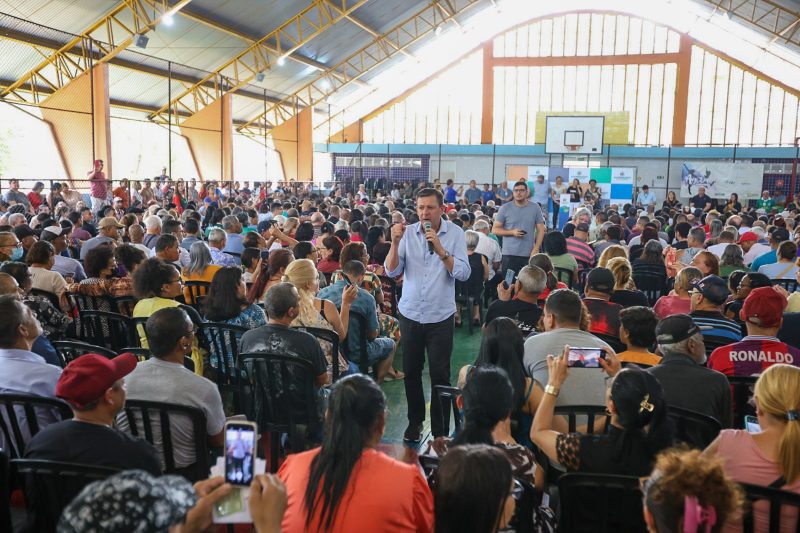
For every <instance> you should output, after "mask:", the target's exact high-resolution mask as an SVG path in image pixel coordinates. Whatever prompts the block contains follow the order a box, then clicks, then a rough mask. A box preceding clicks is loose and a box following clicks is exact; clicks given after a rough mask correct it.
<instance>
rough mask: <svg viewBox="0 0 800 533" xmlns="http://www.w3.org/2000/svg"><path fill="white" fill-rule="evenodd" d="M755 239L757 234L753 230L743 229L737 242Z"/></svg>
mask: <svg viewBox="0 0 800 533" xmlns="http://www.w3.org/2000/svg"><path fill="white" fill-rule="evenodd" d="M757 240H758V235H756V234H755V233H754V232H752V231H745V232H744V233H742V235H741V236H740V237H739V242H746V241H757Z"/></svg>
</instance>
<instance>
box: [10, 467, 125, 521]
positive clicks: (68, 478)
mask: <svg viewBox="0 0 800 533" xmlns="http://www.w3.org/2000/svg"><path fill="white" fill-rule="evenodd" d="M11 467H12V468H13V469H14V470H15V471H16V472H17V473H18V474H19V475H20V476H21V477H22V480H23V486H24V488H25V503H26V505H27V508H28V513H29V515H31V516H33V517H34V525H33V528H32V531H38V532H47V533H49V532H54V531H55V530H56V525H57V524H58V520H59V518H60V517H61V513H62V511H63V510H64V508H65V507H66V506H67V505H68V504H69V503H70V502H71V501H72V500H73V498H74V497H75V496H76V495H77V494H78V493H79V492H80V491H81V489H83V487H85V486H86V485H88V484H89V483H91V482H93V481H98V480H101V479H106V478H107V477H110V476H113V475H114V474H116V473H117V472H119V470H118V469H116V468H108V467H101V466H94V465H84V464H77V463H67V462H62V461H45V460H31V459H13V460H12V461H11Z"/></svg>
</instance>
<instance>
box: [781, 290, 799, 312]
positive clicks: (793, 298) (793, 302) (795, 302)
mask: <svg viewBox="0 0 800 533" xmlns="http://www.w3.org/2000/svg"><path fill="white" fill-rule="evenodd" d="M788 302H789V305H787V306H786V309H784V311H783V312H784V313H797V312H798V311H800V292H793V293H792V294H790V295H789V298H788Z"/></svg>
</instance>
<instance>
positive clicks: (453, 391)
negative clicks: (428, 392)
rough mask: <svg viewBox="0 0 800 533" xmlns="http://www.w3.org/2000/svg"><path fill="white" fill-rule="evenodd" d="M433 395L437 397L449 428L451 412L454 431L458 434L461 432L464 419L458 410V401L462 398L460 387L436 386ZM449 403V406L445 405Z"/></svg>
mask: <svg viewBox="0 0 800 533" xmlns="http://www.w3.org/2000/svg"><path fill="white" fill-rule="evenodd" d="M433 393H434V394H435V395H436V400H437V402H438V405H439V408H440V409H441V410H442V416H443V418H444V420H445V421H446V422H447V426H448V428H449V427H450V411H451V410H452V412H453V425H454V429H453V431H454V432H455V433H458V432H459V431H461V426H462V425H463V417H462V415H461V410H459V408H458V404H457V403H456V399H457V398H458V397H459V396H461V389H459V388H458V387H450V386H448V385H434V387H433ZM445 402H447V404H445Z"/></svg>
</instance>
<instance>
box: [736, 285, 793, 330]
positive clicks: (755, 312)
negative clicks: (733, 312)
mask: <svg viewBox="0 0 800 533" xmlns="http://www.w3.org/2000/svg"><path fill="white" fill-rule="evenodd" d="M787 305H788V304H787V302H786V298H784V297H783V295H782V294H781V293H779V292H778V291H776V290H775V289H773V288H772V287H759V288H758V289H753V290H752V291H750V294H748V295H747V299H746V300H745V301H744V305H743V306H742V310H741V311H739V318H741V319H742V320H743V321H745V322H750V323H751V324H755V325H756V326H761V327H763V328H774V327H777V326H778V325H780V323H781V319H782V318H783V311H784V309H786V306H787Z"/></svg>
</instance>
